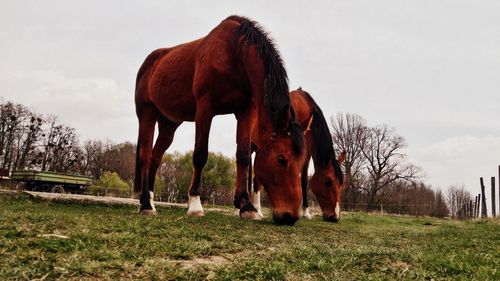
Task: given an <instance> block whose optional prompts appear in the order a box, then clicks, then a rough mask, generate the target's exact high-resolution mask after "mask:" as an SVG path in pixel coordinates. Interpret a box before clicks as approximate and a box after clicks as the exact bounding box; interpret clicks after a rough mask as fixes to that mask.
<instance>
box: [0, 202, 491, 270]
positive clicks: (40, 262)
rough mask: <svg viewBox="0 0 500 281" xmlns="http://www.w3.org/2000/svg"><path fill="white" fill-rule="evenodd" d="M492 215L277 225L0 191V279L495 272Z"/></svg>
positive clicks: (354, 216)
mask: <svg viewBox="0 0 500 281" xmlns="http://www.w3.org/2000/svg"><path fill="white" fill-rule="evenodd" d="M499 263H500V224H499V221H498V220H478V221H452V220H440V219H433V218H414V217H396V216H381V215H372V214H366V213H347V214H344V215H343V218H342V220H341V221H340V223H338V224H333V223H328V222H324V221H322V220H321V218H320V217H319V216H315V217H314V219H313V220H311V221H307V220H304V219H301V220H299V221H298V222H297V223H296V224H295V226H293V227H290V226H278V225H274V224H272V222H271V219H270V218H269V216H267V217H266V218H265V219H264V220H262V221H243V220H241V219H240V218H238V217H237V216H234V215H233V209H232V208H227V212H226V211H223V212H215V211H209V212H207V213H206V215H205V216H204V217H202V218H193V217H188V216H186V209H184V208H161V207H160V208H159V214H158V216H156V217H142V216H139V215H138V214H137V208H136V207H129V206H104V205H75V204H66V203H51V202H45V201H38V200H31V199H29V198H28V197H26V196H24V195H20V196H18V197H15V198H14V197H9V196H2V197H1V198H0V279H1V280H11V279H13V280H16V279H20V280H25V279H26V280H27V279H39V280H43V279H45V280H52V279H63V280H81V279H104V280H116V279H151V280H155V279H156V280H170V279H181V280H184V279H186V280H193V279H194V280H199V279H208V280H335V279H337V280H358V279H361V280H366V279H382V280H384V279H386V280H394V279H407V280H431V279H434V280H441V279H449V280H494V279H496V280H499V278H500V273H499V271H498V265H499Z"/></svg>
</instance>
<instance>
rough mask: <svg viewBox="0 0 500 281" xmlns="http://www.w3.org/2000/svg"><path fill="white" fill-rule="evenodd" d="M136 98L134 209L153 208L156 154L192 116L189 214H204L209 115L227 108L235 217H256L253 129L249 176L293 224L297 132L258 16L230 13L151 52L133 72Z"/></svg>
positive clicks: (278, 216) (280, 70)
mask: <svg viewBox="0 0 500 281" xmlns="http://www.w3.org/2000/svg"><path fill="white" fill-rule="evenodd" d="M135 104H136V112H137V117H138V119H139V137H138V142H137V161H136V173H135V183H134V187H135V191H136V192H139V191H141V196H140V203H141V207H140V213H142V214H146V215H148V214H149V215H151V214H155V213H156V211H155V209H154V204H153V192H152V191H153V187H154V178H155V174H156V171H157V169H158V166H159V164H160V161H161V158H162V155H163V153H164V152H165V151H166V150H167V148H168V147H169V146H170V144H171V142H172V140H173V136H174V133H175V130H176V129H177V127H178V126H179V125H180V124H181V123H182V122H183V121H194V122H195V126H196V139H195V145H194V153H193V175H192V178H191V184H190V187H189V208H188V215H192V216H203V214H204V212H203V208H202V206H201V201H200V180H201V173H202V169H203V167H204V165H205V163H206V161H207V157H208V136H209V132H210V126H211V122H212V118H213V117H214V116H215V115H220V114H231V113H232V114H234V115H235V116H236V119H237V133H236V135H237V136H236V142H237V149H236V162H237V181H236V190H235V195H234V205H235V207H236V208H239V209H240V216H241V217H242V218H251V219H254V218H258V216H257V212H256V209H255V208H254V207H253V205H252V203H251V202H250V200H249V193H248V187H247V184H248V166H249V164H250V162H251V161H250V159H251V158H250V155H251V151H250V144H251V140H250V137H251V136H253V137H254V141H255V142H256V143H258V145H259V150H257V151H256V159H255V175H256V177H257V178H258V179H259V181H260V182H261V183H262V184H263V185H264V186H265V187H268V188H269V200H270V202H271V204H272V206H273V214H274V216H273V217H274V220H275V222H276V223H279V224H289V225H292V224H294V223H295V221H296V220H297V219H298V217H299V212H300V210H299V209H300V200H301V198H302V191H301V187H300V177H299V174H300V171H301V167H302V164H303V161H304V158H305V149H304V136H303V134H302V129H301V127H300V125H298V124H297V123H296V122H295V119H294V118H295V113H294V111H293V108H292V107H291V102H290V96H289V92H288V78H287V74H286V71H285V68H284V66H283V62H282V59H281V57H280V55H279V52H278V51H277V49H276V47H275V46H274V45H273V42H272V41H271V40H270V39H269V38H268V36H267V34H266V33H265V32H264V31H263V30H262V28H261V27H260V26H259V25H258V23H256V22H254V21H251V20H249V19H247V18H243V17H238V16H230V17H228V18H227V19H225V20H223V21H222V22H221V23H220V24H219V25H218V26H217V27H215V28H214V29H213V30H212V31H211V32H210V33H209V34H208V35H207V36H205V37H203V38H201V39H198V40H195V41H192V42H189V43H185V44H182V45H178V46H175V47H172V48H164V49H158V50H155V51H153V52H152V53H151V54H150V55H149V56H148V57H147V58H146V60H145V61H144V63H143V65H142V66H141V68H140V69H139V72H138V74H137V81H136V93H135ZM156 123H158V128H159V133H158V138H157V140H156V143H155V145H154V147H153V135H154V129H155V125H156Z"/></svg>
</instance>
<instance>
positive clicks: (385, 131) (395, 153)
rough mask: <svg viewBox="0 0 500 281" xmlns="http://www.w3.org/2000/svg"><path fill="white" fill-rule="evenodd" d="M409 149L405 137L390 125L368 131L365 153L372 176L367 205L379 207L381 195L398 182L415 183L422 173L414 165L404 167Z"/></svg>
mask: <svg viewBox="0 0 500 281" xmlns="http://www.w3.org/2000/svg"><path fill="white" fill-rule="evenodd" d="M405 146H406V144H405V140H404V138H403V137H402V136H399V135H398V134H396V133H395V131H394V130H393V129H390V128H388V127H387V126H386V125H382V126H377V127H373V128H370V129H369V130H368V135H367V138H366V143H365V146H364V148H363V150H362V153H363V156H364V158H365V160H366V161H367V163H366V170H367V172H368V179H369V182H368V185H367V186H365V187H364V188H363V189H365V191H366V192H367V203H368V204H369V205H372V204H375V203H377V202H376V199H377V194H378V193H379V192H380V191H381V190H382V189H384V188H386V187H387V186H389V185H390V184H391V183H393V182H394V181H397V180H403V181H409V182H414V181H415V180H416V179H417V178H418V177H419V176H418V175H419V172H420V169H419V168H418V167H416V166H415V165H413V164H411V163H404V162H403V160H404V159H405V154H403V153H402V152H401V150H402V149H403V148H404V147H405Z"/></svg>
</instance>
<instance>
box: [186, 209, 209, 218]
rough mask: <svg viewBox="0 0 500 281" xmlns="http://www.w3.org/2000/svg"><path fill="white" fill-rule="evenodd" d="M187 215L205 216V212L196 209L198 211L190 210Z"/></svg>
mask: <svg viewBox="0 0 500 281" xmlns="http://www.w3.org/2000/svg"><path fill="white" fill-rule="evenodd" d="M187 215H188V216H190V217H203V216H204V215H205V213H204V212H203V210H202V211H200V210H196V211H191V210H188V212H187Z"/></svg>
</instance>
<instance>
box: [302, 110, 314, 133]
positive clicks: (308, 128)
mask: <svg viewBox="0 0 500 281" xmlns="http://www.w3.org/2000/svg"><path fill="white" fill-rule="evenodd" d="M313 118H314V115H312V114H311V117H309V121H307V127H306V129H305V130H304V135H305V134H306V133H307V132H309V131H310V130H311V124H312V122H313Z"/></svg>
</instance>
